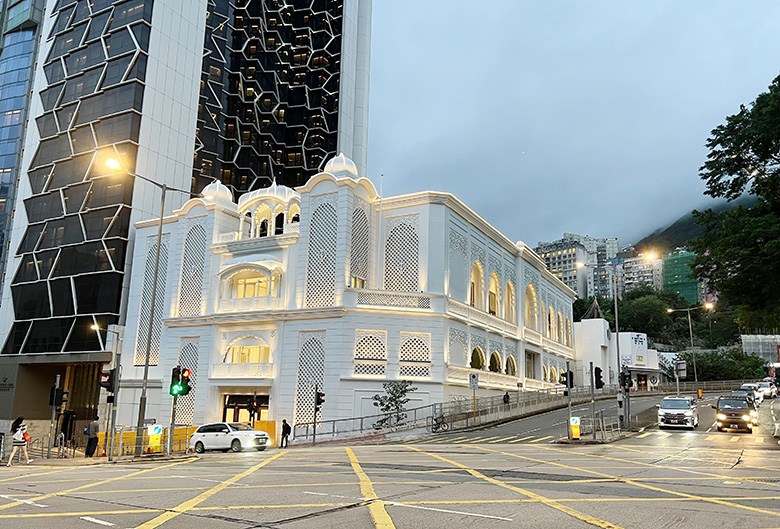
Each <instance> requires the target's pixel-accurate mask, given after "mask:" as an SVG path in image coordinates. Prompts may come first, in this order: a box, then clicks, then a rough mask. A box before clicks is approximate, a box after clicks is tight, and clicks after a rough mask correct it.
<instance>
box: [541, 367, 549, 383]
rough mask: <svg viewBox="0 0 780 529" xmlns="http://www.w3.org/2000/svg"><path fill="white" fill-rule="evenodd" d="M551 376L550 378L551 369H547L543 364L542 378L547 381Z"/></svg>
mask: <svg viewBox="0 0 780 529" xmlns="http://www.w3.org/2000/svg"><path fill="white" fill-rule="evenodd" d="M549 378H550V370H549V369H547V366H546V365H542V380H544V381H545V382H546V381H547V380H549Z"/></svg>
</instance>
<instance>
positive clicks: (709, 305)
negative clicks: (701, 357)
mask: <svg viewBox="0 0 780 529" xmlns="http://www.w3.org/2000/svg"><path fill="white" fill-rule="evenodd" d="M714 308H715V304H714V303H709V302H708V303H705V304H704V305H697V306H695V307H689V308H687V309H666V312H668V313H669V314H671V313H672V312H683V311H685V312H686V313H687V314H688V333H689V335H690V338H691V355H692V356H693V380H694V383H695V385H696V396H697V397H698V395H699V374H698V372H697V371H696V351H694V350H693V323H692V322H691V311H692V310H696V309H707V310H712V309H714Z"/></svg>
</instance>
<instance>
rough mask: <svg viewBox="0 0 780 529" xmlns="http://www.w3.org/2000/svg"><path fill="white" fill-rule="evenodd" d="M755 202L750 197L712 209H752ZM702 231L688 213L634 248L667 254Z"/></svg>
mask: <svg viewBox="0 0 780 529" xmlns="http://www.w3.org/2000/svg"><path fill="white" fill-rule="evenodd" d="M755 202H756V198H755V197H752V196H748V197H742V198H740V199H738V200H735V201H733V202H724V203H722V204H718V205H716V206H714V207H713V208H712V209H713V211H724V210H726V209H732V208H735V207H737V206H745V207H750V206H752V205H753V204H755ZM702 230H703V228H702V227H701V226H699V225H698V224H696V221H695V219H694V218H693V215H692V214H691V213H688V214H686V215H683V216H682V217H680V218H679V219H677V220H676V221H674V222H673V223H672V224H671V225H670V226H668V227H666V228H661V229H658V230H656V231H654V232H653V233H651V234H650V235H648V236H647V237H645V238H643V239H642V240H641V241H639V242H637V243H635V244H634V247H635V248H636V249H637V251H639V252H641V253H646V252H649V251H653V252H656V253H664V254H665V253H668V252H671V251H673V250H674V249H675V248H677V247H680V246H685V245H686V244H687V243H688V241H689V240H691V239H693V238H694V237H697V236H699V235H701V233H702Z"/></svg>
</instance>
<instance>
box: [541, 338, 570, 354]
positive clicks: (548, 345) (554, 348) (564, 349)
mask: <svg viewBox="0 0 780 529" xmlns="http://www.w3.org/2000/svg"><path fill="white" fill-rule="evenodd" d="M542 347H544V348H545V349H546V350H548V351H550V352H552V353H555V354H558V355H561V356H563V357H566V358H574V349H572V348H571V347H568V346H566V345H563V344H562V343H558V342H556V341H554V340H550V339H549V338H542Z"/></svg>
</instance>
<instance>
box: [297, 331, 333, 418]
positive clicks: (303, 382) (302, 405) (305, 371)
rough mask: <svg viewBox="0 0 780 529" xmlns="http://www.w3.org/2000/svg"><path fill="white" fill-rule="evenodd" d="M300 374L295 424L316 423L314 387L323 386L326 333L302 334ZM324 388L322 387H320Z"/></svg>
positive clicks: (299, 362) (298, 375)
mask: <svg viewBox="0 0 780 529" xmlns="http://www.w3.org/2000/svg"><path fill="white" fill-rule="evenodd" d="M300 341H301V346H300V350H299V352H298V373H297V377H296V381H295V415H294V417H295V419H294V421H295V423H306V422H311V421H314V406H312V402H313V401H314V386H315V384H322V382H323V372H324V371H325V333H324V332H321V331H319V332H301V333H300ZM320 387H322V386H320Z"/></svg>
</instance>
